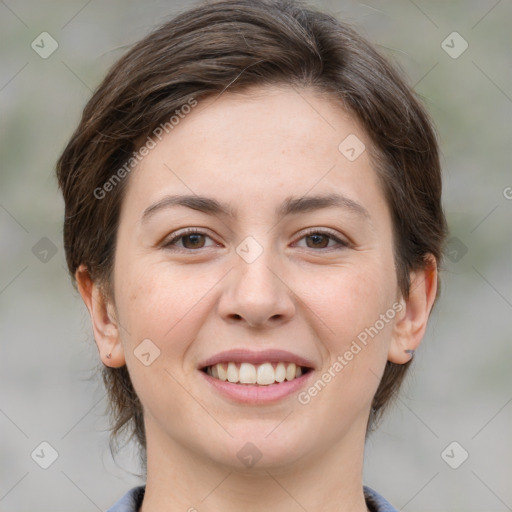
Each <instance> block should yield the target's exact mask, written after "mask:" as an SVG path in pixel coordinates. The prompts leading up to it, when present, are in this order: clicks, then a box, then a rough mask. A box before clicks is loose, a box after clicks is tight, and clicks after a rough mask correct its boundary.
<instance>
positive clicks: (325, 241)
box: [305, 233, 331, 249]
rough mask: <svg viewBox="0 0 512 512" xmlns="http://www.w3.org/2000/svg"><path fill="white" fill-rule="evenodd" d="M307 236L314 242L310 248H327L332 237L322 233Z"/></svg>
mask: <svg viewBox="0 0 512 512" xmlns="http://www.w3.org/2000/svg"><path fill="white" fill-rule="evenodd" d="M305 238H306V239H309V240H311V242H312V243H311V245H308V247H309V248H311V249H325V248H326V247H327V246H328V245H329V239H330V238H331V237H330V236H328V235H324V234H322V233H313V234H312V235H307V236H306V237H305Z"/></svg>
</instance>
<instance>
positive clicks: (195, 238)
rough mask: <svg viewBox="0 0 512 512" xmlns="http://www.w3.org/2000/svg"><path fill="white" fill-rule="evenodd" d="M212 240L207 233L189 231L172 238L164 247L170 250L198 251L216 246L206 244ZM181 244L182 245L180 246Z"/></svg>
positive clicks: (194, 230)
mask: <svg viewBox="0 0 512 512" xmlns="http://www.w3.org/2000/svg"><path fill="white" fill-rule="evenodd" d="M207 239H210V240H212V238H211V237H210V236H208V235H207V234H206V233H203V232H201V231H198V230H196V229H189V230H186V231H184V232H181V233H179V234H177V235H176V236H174V237H172V238H171V239H170V240H169V241H168V242H165V243H164V244H163V247H164V248H166V249H170V250H174V249H176V250H180V249H182V250H189V251H194V250H197V249H203V248H204V247H209V246H211V245H215V244H210V245H207V244H206V240H207ZM180 242H181V244H180Z"/></svg>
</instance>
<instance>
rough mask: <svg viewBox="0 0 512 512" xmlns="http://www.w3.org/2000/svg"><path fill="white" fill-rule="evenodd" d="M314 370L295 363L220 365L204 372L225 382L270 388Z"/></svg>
mask: <svg viewBox="0 0 512 512" xmlns="http://www.w3.org/2000/svg"><path fill="white" fill-rule="evenodd" d="M311 370H312V368H308V367H306V366H297V365H296V364H295V363H288V362H279V363H270V362H266V363H262V364H252V363H235V362H226V363H218V364H214V365H211V366H205V367H204V368H202V371H203V372H205V373H206V374H207V375H209V376H210V377H213V378H214V379H218V380H221V381H224V382H226V381H227V382H231V383H232V384H241V385H244V384H245V385H247V384H249V385H250V384H252V385H258V386H270V385H272V384H280V383H281V382H284V381H292V380H295V379H297V378H299V377H301V376H302V375H304V374H305V373H308V372H310V371H311Z"/></svg>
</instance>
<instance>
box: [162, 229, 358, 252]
mask: <svg viewBox="0 0 512 512" xmlns="http://www.w3.org/2000/svg"><path fill="white" fill-rule="evenodd" d="M189 235H204V236H206V237H208V238H210V239H211V238H212V237H211V236H209V235H208V234H207V233H205V232H204V231H200V230H199V229H197V228H188V229H186V230H185V231H183V232H181V233H179V234H177V235H175V236H173V237H172V238H171V239H170V240H168V241H167V242H165V243H164V244H163V247H164V248H166V249H170V250H174V249H172V246H173V245H174V246H175V244H176V242H177V241H179V240H180V239H182V238H185V237H187V236H189ZM311 235H322V236H327V237H329V238H330V239H331V240H334V241H335V242H336V243H337V244H338V247H329V248H321V249H320V250H321V251H330V250H333V249H338V250H339V249H346V248H348V247H350V243H349V242H347V241H345V240H341V239H340V238H338V237H337V236H336V235H335V234H334V233H333V232H332V231H328V230H325V229H312V230H310V231H307V232H306V233H303V234H302V236H301V237H300V238H299V239H298V240H302V239H303V238H306V237H308V236H311ZM200 249H204V247H200V248H199V249H186V248H179V250H181V251H184V252H197V251H198V250H200ZM306 249H313V250H314V251H315V252H318V251H316V250H315V249H314V248H311V247H307V248H306Z"/></svg>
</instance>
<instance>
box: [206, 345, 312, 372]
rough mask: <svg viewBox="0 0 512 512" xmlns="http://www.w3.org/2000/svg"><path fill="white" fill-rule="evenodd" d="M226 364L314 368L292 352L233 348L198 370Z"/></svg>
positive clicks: (213, 358)
mask: <svg viewBox="0 0 512 512" xmlns="http://www.w3.org/2000/svg"><path fill="white" fill-rule="evenodd" d="M228 362H234V363H252V364H262V363H279V362H283V363H295V364H296V365H297V366H302V367H306V368H314V365H313V363H312V362H311V361H309V360H308V359H306V358H304V357H301V356H299V355H297V354H293V353H292V352H288V351H287V350H262V351H259V352H254V351H252V350H247V349H244V348H239V349H238V348H235V349H231V350H226V351H224V352H219V353H218V354H215V355H214V356H212V357H210V358H208V359H206V360H205V361H203V362H201V363H200V364H199V369H203V368H206V367H207V366H213V365H215V364H217V363H228Z"/></svg>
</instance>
